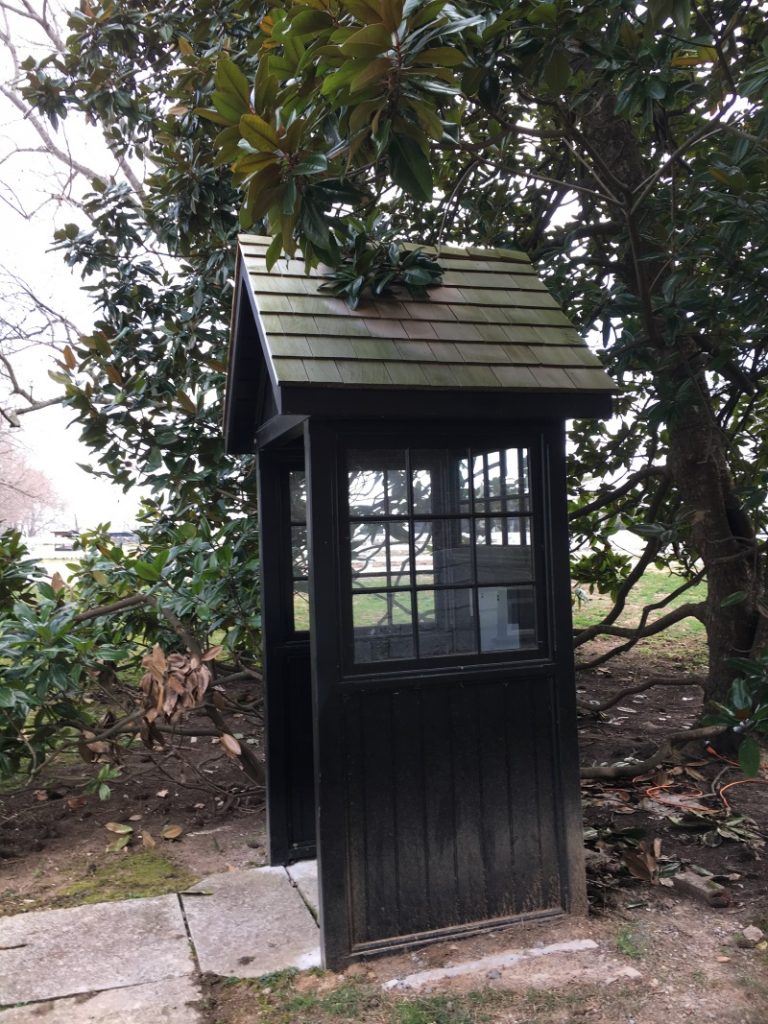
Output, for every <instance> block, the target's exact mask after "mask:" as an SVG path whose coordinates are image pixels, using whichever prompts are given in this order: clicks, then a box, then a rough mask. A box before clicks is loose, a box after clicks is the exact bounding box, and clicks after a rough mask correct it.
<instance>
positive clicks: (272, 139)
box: [240, 114, 280, 153]
mask: <svg viewBox="0 0 768 1024" xmlns="http://www.w3.org/2000/svg"><path fill="white" fill-rule="evenodd" d="M240 131H241V133H242V136H243V138H244V139H245V140H246V142H250V144H251V145H252V146H253V147H254V149H258V150H261V151H262V152H267V153H272V152H274V151H275V150H276V149H279V148H280V139H279V137H278V134H277V132H276V131H275V129H274V128H273V127H272V125H271V124H267V122H266V121H265V120H264V118H263V117H259V115H258V114H243V116H242V117H241V118H240Z"/></svg>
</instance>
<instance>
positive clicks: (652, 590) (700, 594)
mask: <svg viewBox="0 0 768 1024" xmlns="http://www.w3.org/2000/svg"><path fill="white" fill-rule="evenodd" d="M682 582H683V580H682V578H681V577H680V576H674V575H672V574H671V573H668V572H660V571H659V570H657V569H649V570H647V571H646V572H645V573H644V575H643V576H642V577H641V579H640V580H639V581H638V582H637V584H636V585H635V586H634V587H633V588H632V590H631V591H630V594H629V596H628V598H627V603H626V606H625V608H624V611H623V612H622V614H621V616H620V617H619V619H618V621H617V625H620V626H635V625H637V623H638V622H639V621H640V615H641V613H642V610H643V608H645V607H646V606H647V605H649V604H656V603H657V602H659V601H661V600H663V599H664V598H665V597H667V596H668V595H669V594H671V593H673V591H675V590H676V589H677V588H678V587H679V586H680V585H681V584H682ZM584 589H585V590H586V589H587V588H586V587H585V588H584ZM705 597H706V584H704V583H699V584H698V585H697V586H695V587H692V588H691V589H690V590H687V591H685V593H683V594H681V595H680V596H679V597H676V598H674V599H673V600H672V601H670V603H669V604H668V605H667V606H666V607H664V608H662V609H660V610H659V611H656V612H652V613H651V615H650V617H649V622H653V621H654V619H657V618H659V617H660V616H661V615H665V614H666V613H667V612H669V611H671V610H672V609H674V608H677V607H679V606H680V605H681V604H686V603H688V602H694V603H695V602H697V601H703V600H704V598H705ZM612 607H613V601H612V600H611V597H610V595H608V594H598V593H597V591H595V592H594V593H593V594H589V596H588V599H587V600H586V601H584V602H583V603H582V604H581V605H579V604H575V605H574V608H573V624H574V626H575V627H576V628H577V629H585V628H586V627H587V626H592V625H594V624H595V623H597V622H600V621H601V619H603V618H604V617H605V615H606V614H607V613H608V612H609V611H610V610H611V608H612ZM704 639H705V630H704V626H703V625H702V623H701V622H699V620H698V619H693V618H688V619H683V620H682V621H681V622H678V623H676V624H675V625H674V626H671V627H670V628H669V629H668V630H665V631H664V632H663V633H660V634H658V635H657V636H654V637H649V638H648V639H647V640H645V641H644V643H645V644H655V645H657V646H658V645H661V646H662V647H663V646H669V645H670V644H672V645H675V644H679V643H684V644H689V643H691V642H692V641H702V642H703V641H704Z"/></svg>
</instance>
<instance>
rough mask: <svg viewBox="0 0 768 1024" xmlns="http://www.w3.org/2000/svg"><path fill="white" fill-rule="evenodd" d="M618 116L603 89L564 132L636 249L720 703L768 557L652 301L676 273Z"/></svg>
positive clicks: (699, 394) (754, 634)
mask: <svg viewBox="0 0 768 1024" xmlns="http://www.w3.org/2000/svg"><path fill="white" fill-rule="evenodd" d="M614 110H615V97H614V95H613V94H612V92H610V91H609V90H608V89H607V88H606V87H605V86H604V84H602V83H600V82H596V85H595V102H594V104H593V106H592V108H591V109H590V110H589V111H587V112H586V113H584V114H583V115H582V120H581V124H580V132H579V133H578V134H577V133H574V126H573V122H571V121H570V120H569V117H568V116H567V115H566V117H565V123H564V125H563V131H564V133H566V134H568V133H569V131H570V132H571V134H572V140H573V143H574V144H581V145H582V146H584V147H585V151H586V155H587V157H588V161H589V162H591V163H592V164H593V165H594V166H595V168H596V172H595V176H594V178H591V179H590V181H589V186H590V187H591V188H593V189H594V190H595V191H598V192H604V191H605V187H606V186H607V187H608V188H609V189H610V190H611V194H612V197H613V199H614V200H616V199H619V200H621V201H622V202H623V203H624V217H625V221H626V226H627V234H628V240H629V242H630V245H629V247H628V248H627V249H626V250H625V252H624V256H623V258H622V259H621V261H620V262H619V263H617V265H616V268H615V272H616V274H617V276H618V277H619V278H621V279H622V280H623V281H624V283H625V285H626V286H627V288H628V289H629V290H630V291H631V292H633V293H634V294H635V295H636V296H637V299H638V303H639V308H640V316H641V319H642V322H643V326H644V329H645V335H646V339H645V340H646V343H647V345H648V348H649V349H650V350H651V351H652V352H653V353H654V355H653V360H654V363H655V365H656V371H655V374H654V386H655V390H656V392H657V394H658V396H659V399H660V400H661V402H662V403H663V404H664V406H665V407H666V420H667V431H668V444H669V452H668V468H669V470H670V472H671V475H672V479H673V482H674V485H675V487H676V488H677V491H678V493H679V495H680V497H681V499H682V501H683V503H684V507H685V509H686V510H687V512H688V523H689V526H690V537H691V542H692V547H693V549H694V550H695V551H696V552H697V554H698V556H699V557H700V558H701V561H702V563H703V565H704V568H705V570H706V576H707V586H708V592H707V599H706V614H705V626H706V630H707V640H708V645H709V676H708V684H707V687H706V696H707V697H709V698H714V699H719V700H722V699H723V698H725V697H726V696H727V693H728V689H729V687H730V684H731V682H732V680H733V678H734V676H735V674H736V673H735V671H734V669H733V668H732V667H731V666H730V664H729V662H730V659H731V658H733V657H748V656H750V654H756V653H758V651H757V649H756V647H757V645H758V643H760V642H761V641H762V638H763V634H764V633H767V632H768V629H766V628H765V624H764V620H763V618H762V616H761V615H760V614H759V612H758V603H757V602H758V597H759V596H760V594H761V590H762V587H763V586H764V584H765V580H766V578H768V577H767V576H766V567H765V566H764V565H762V564H761V561H765V556H763V555H761V554H760V551H759V547H758V544H757V542H756V538H755V533H754V528H753V526H752V524H751V522H750V520H749V517H748V515H747V514H746V512H745V511H744V509H743V507H742V505H741V502H740V501H739V499H738V496H737V494H736V490H735V487H734V482H733V478H732V476H731V473H730V470H729V467H728V458H727V454H728V443H729V441H728V438H727V437H726V436H725V434H724V432H723V431H722V429H721V428H720V426H719V424H718V423H717V421H716V419H715V416H714V412H713V403H712V395H711V392H710V389H709V385H708V383H707V379H706V374H705V368H704V365H703V361H702V355H703V351H702V349H701V348H700V346H699V345H698V344H697V342H696V339H695V338H692V337H686V336H684V335H682V334H680V335H677V336H670V334H669V331H668V328H667V326H666V324H665V323H664V322H663V321H661V320H659V319H658V318H657V317H656V316H655V315H654V312H653V308H654V299H655V297H656V296H659V295H661V294H662V290H663V286H664V283H665V280H666V277H667V275H668V273H669V270H670V265H669V262H668V251H667V245H666V238H665V237H664V230H663V229H662V228H661V227H660V226H659V225H657V224H656V223H655V221H654V215H653V212H652V211H649V210H648V207H647V204H646V206H644V207H641V208H640V209H639V210H635V209H634V208H633V204H634V202H635V199H636V197H637V195H638V194H640V193H641V192H642V189H643V186H644V182H645V180H646V176H647V174H648V173H649V169H648V168H646V167H645V165H644V161H643V158H642V153H641V149H640V145H639V143H638V140H637V138H636V137H635V135H634V133H633V129H632V126H631V125H630V123H629V122H628V121H626V120H625V119H624V118H622V117H617V116H616V114H615V113H614ZM579 135H580V137H579ZM614 209H615V206H614ZM657 239H658V241H656V240H657Z"/></svg>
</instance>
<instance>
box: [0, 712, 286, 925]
mask: <svg viewBox="0 0 768 1024" xmlns="http://www.w3.org/2000/svg"><path fill="white" fill-rule="evenodd" d="M230 717H231V720H232V724H233V726H234V727H237V726H238V725H241V726H244V723H243V722H241V721H240V720H239V717H238V715H237V714H234V715H231V716H230ZM193 724H196V725H200V726H205V725H206V724H207V725H210V723H209V722H207V720H205V719H202V718H200V719H199V720H198V719H196V717H195V716H191V717H190V720H189V721H188V722H185V725H187V726H191V725H193ZM256 740H257V744H260V742H261V737H256ZM255 749H256V750H257V751H258V750H259V746H258V745H255ZM97 768H98V765H96V766H86V765H84V764H82V763H80V764H76V763H71V762H70V763H69V764H65V765H59V766H56V765H54V766H52V768H51V770H50V771H48V772H46V773H44V774H43V775H42V776H41V777H38V778H37V779H36V780H35V781H34V782H33V783H32V784H31V785H29V786H27V787H26V788H24V789H23V790H20V791H17V792H13V793H1V792H0V916H2V915H6V914H18V913H22V912H24V911H27V910H38V909H43V908H48V907H54V906H64V905H71V903H72V900H73V896H72V894H73V893H74V892H77V891H78V889H82V888H83V887H84V888H85V890H87V893H88V896H87V899H88V902H95V901H96V900H97V899H98V897H99V890H98V887H97V886H95V885H94V880H96V882H98V880H99V878H100V877H101V873H102V869H105V870H104V880H105V881H104V885H103V887H102V897H103V899H105V900H107V899H122V898H125V895H126V892H127V893H128V894H129V895H133V896H141V895H157V894H158V892H160V891H165V892H170V891H176V890H178V889H179V888H185V887H186V886H187V885H189V884H191V881H192V880H196V879H200V878H204V877H206V876H207V875H212V874H216V873H219V872H223V871H228V870H231V869H233V868H243V867H249V866H250V867H260V866H261V865H263V864H264V863H265V862H266V852H265V819H264V797H263V793H262V791H261V790H260V789H259V788H258V787H256V786H255V784H254V783H253V782H252V781H251V780H250V779H249V778H248V777H247V776H246V775H245V773H244V772H243V771H242V769H241V768H240V766H239V763H238V762H236V761H233V760H232V759H231V758H229V757H227V756H226V754H225V753H224V751H223V750H222V748H221V746H220V744H219V743H218V742H217V741H216V739H215V738H214V737H211V736H199V737H190V736H185V737H182V738H180V739H179V740H177V742H176V744H175V745H174V747H173V748H169V749H168V750H167V751H165V752H159V751H152V752H150V751H148V750H146V749H145V748H144V747H143V746H142V745H141V744H140V743H139V742H136V743H135V744H134V745H133V746H132V747H131V748H130V749H129V750H127V751H125V752H124V753H123V754H122V755H121V769H122V770H121V773H120V777H119V778H118V779H116V780H114V781H110V782H109V786H110V789H111V795H110V797H109V799H107V800H100V799H99V798H98V796H97V795H96V794H95V793H92V792H88V791H87V789H86V786H87V783H88V781H89V780H92V779H93V778H94V777H95V773H96V769H97ZM114 823H117V824H118V825H122V826H123V827H126V828H127V827H130V828H131V829H132V832H131V833H129V835H130V843H129V845H128V846H127V847H126V848H125V849H122V850H116V849H115V848H114V846H115V843H116V841H117V840H119V839H120V833H119V832H116V831H112V830H111V829H110V828H108V827H107V826H109V825H114ZM169 826H179V827H180V828H181V832H180V834H179V836H178V838H175V839H167V840H166V839H164V838H163V830H164V829H166V828H167V827H169ZM174 831H175V830H174ZM174 831H171V832H170V834H171V835H173V834H174ZM145 836H146V838H145ZM152 844H154V845H152ZM147 852H152V853H153V854H154V861H155V862H156V868H157V870H153V871H152V872H150V873H149V875H147V872H146V871H144V870H143V867H142V865H141V864H140V863H139V862H137V864H136V865H135V867H134V868H133V869H129V868H127V867H126V863H125V862H127V861H128V862H129V861H130V860H131V859H132V858H133V857H134V856H135V855H136V854H137V853H138V854H141V853H147ZM162 863H165V864H166V866H167V869H166V870H165V875H166V882H165V886H163V870H162ZM115 872H117V873H119V874H120V875H121V877H123V878H124V882H125V884H124V885H114V884H111V883H110V882H109V876H110V874H114V873H115ZM82 902H85V899H83V900H82Z"/></svg>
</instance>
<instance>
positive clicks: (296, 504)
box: [288, 469, 307, 523]
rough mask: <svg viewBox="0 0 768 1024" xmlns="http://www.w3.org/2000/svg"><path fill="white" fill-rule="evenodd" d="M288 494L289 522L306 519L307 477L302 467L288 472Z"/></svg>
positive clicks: (304, 520) (303, 521)
mask: <svg viewBox="0 0 768 1024" xmlns="http://www.w3.org/2000/svg"><path fill="white" fill-rule="evenodd" d="M288 494H289V499H290V506H291V522H292V523H306V521H307V477H306V474H305V473H304V470H303V469H292V470H290V471H289V473H288Z"/></svg>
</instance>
